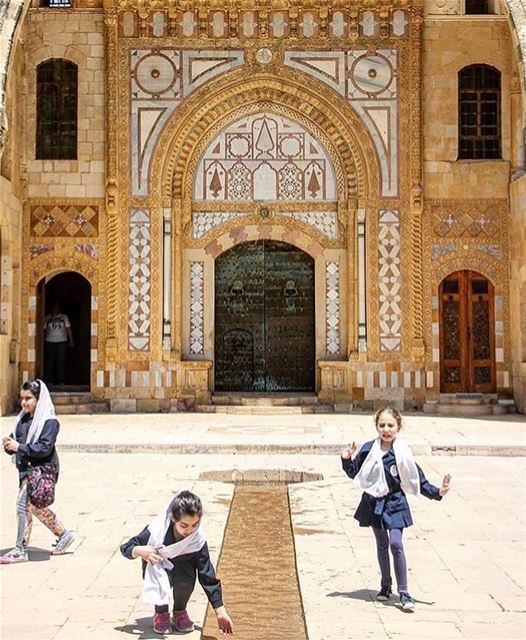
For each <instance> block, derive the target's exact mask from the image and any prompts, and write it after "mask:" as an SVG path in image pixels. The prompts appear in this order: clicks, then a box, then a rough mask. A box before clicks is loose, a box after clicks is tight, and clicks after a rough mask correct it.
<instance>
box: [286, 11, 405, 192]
mask: <svg viewBox="0 0 526 640" xmlns="http://www.w3.org/2000/svg"><path fill="white" fill-rule="evenodd" d="M366 14H370V15H369V17H368V18H367V19H365V18H364V20H365V22H364V21H362V23H363V27H364V28H365V30H366V32H367V33H365V35H370V36H373V35H374V32H375V29H376V27H375V21H376V19H375V18H374V15H373V12H366ZM364 15H365V14H364ZM397 15H398V18H397V20H396V22H397V25H398V26H397V29H398V28H399V29H400V30H401V29H402V26H403V21H404V20H405V17H404V16H402V15H401V14H397ZM400 20H401V21H400ZM285 64H286V65H287V66H289V67H292V68H294V69H297V70H299V71H302V72H303V73H306V74H308V75H310V76H312V77H313V78H316V79H317V80H319V81H320V82H323V83H324V84H326V85H327V86H329V87H330V88H331V89H333V90H334V91H336V92H337V93H339V94H340V95H341V96H342V97H343V98H345V99H346V100H347V101H348V103H349V104H350V105H351V106H352V107H353V109H354V110H355V111H356V113H357V115H358V116H359V117H360V119H361V120H362V122H363V123H364V125H365V126H366V127H367V129H368V131H369V135H370V137H371V141H372V142H373V144H374V146H375V148H376V152H377V154H378V160H379V163H380V174H381V189H382V195H383V196H386V197H389V196H396V195H398V124H397V121H398V109H397V93H398V87H397V76H396V71H397V66H398V54H397V50H396V49H394V48H393V49H371V50H369V49H348V50H345V49H339V50H338V49H333V50H331V51H325V50H315V51H312V50H311V51H296V50H294V51H285Z"/></svg>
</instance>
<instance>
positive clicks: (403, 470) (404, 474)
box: [354, 436, 420, 498]
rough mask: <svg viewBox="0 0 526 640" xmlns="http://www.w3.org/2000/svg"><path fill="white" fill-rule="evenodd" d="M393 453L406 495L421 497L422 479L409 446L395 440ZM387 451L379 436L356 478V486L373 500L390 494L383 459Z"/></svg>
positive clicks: (397, 439)
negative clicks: (384, 449) (382, 445)
mask: <svg viewBox="0 0 526 640" xmlns="http://www.w3.org/2000/svg"><path fill="white" fill-rule="evenodd" d="M393 451H394V455H395V460H396V467H397V469H398V475H399V476H400V484H401V485H402V490H403V491H404V492H405V493H410V494H412V495H414V496H417V497H420V477H419V474H418V468H417V466H416V462H415V459H414V456H413V452H412V451H411V449H410V447H409V445H407V444H406V443H405V442H403V440H400V439H399V438H395V440H394V442H393ZM384 454H385V451H383V450H382V447H381V439H380V437H379V436H378V438H376V439H375V440H374V442H373V446H372V447H371V450H370V451H369V453H368V454H367V457H366V458H365V460H364V463H363V464H362V466H361V468H360V471H359V472H358V473H357V474H356V476H355V478H354V484H355V485H356V486H357V487H359V488H360V489H361V490H362V491H365V493H368V494H369V495H371V496H373V498H382V497H383V496H386V495H387V494H388V493H389V486H388V484H387V480H386V479H385V469H384V464H383V462H382V458H383V456H384Z"/></svg>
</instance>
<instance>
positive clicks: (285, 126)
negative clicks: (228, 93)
mask: <svg viewBox="0 0 526 640" xmlns="http://www.w3.org/2000/svg"><path fill="white" fill-rule="evenodd" d="M194 199H195V200H198V201H199V200H200V201H202V200H208V201H211V202H223V201H245V202H247V201H252V200H286V201H309V202H313V201H314V202H323V201H335V200H336V181H335V176H334V171H333V167H332V164H331V161H330V158H329V156H328V154H327V152H326V150H325V149H324V148H323V147H322V146H321V144H320V143H319V142H318V141H317V140H316V139H315V138H314V137H313V136H312V135H311V134H310V133H309V132H308V131H306V130H305V129H303V128H302V127H301V126H300V125H299V124H297V123H295V122H292V121H290V120H287V119H285V118H282V117H280V116H277V115H274V114H272V115H271V114H267V113H258V114H256V115H252V116H250V117H248V118H244V119H243V120H241V121H238V122H236V123H234V124H232V125H230V126H229V127H227V128H226V129H224V130H223V131H222V132H221V133H220V134H219V135H218V136H217V137H216V138H215V139H214V140H213V141H212V142H211V143H210V144H209V145H208V147H207V149H206V150H205V152H204V154H203V156H202V158H201V160H200V161H199V165H198V168H197V175H196V180H195V186H194Z"/></svg>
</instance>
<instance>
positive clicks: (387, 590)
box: [376, 587, 393, 602]
mask: <svg viewBox="0 0 526 640" xmlns="http://www.w3.org/2000/svg"><path fill="white" fill-rule="evenodd" d="M392 594H393V592H392V590H391V587H382V588H381V589H380V591H379V592H378V593H377V594H376V599H377V600H380V602H385V601H386V600H389V598H390V597H391V595H392Z"/></svg>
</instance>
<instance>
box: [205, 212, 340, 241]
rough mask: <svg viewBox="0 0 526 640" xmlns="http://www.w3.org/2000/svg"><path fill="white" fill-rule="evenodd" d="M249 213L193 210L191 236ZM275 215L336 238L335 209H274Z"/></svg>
mask: <svg viewBox="0 0 526 640" xmlns="http://www.w3.org/2000/svg"><path fill="white" fill-rule="evenodd" d="M248 215H250V214H249V213H238V212H231V211H194V212H193V213H192V237H193V238H194V239H195V240H198V239H199V238H202V237H203V236H205V235H206V234H207V233H208V232H209V231H211V230H212V229H215V228H216V227H219V226H221V225H222V224H224V223H225V222H229V221H230V220H239V219H241V218H245V217H246V216H248ZM276 216H277V217H279V216H284V217H286V218H292V219H294V220H299V221H300V222H303V223H304V224H307V225H309V226H310V227H313V228H314V229H316V231H318V232H319V233H321V234H322V235H324V236H325V237H326V238H328V239H329V240H336V239H337V238H338V215H337V213H336V212H335V211H276Z"/></svg>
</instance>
